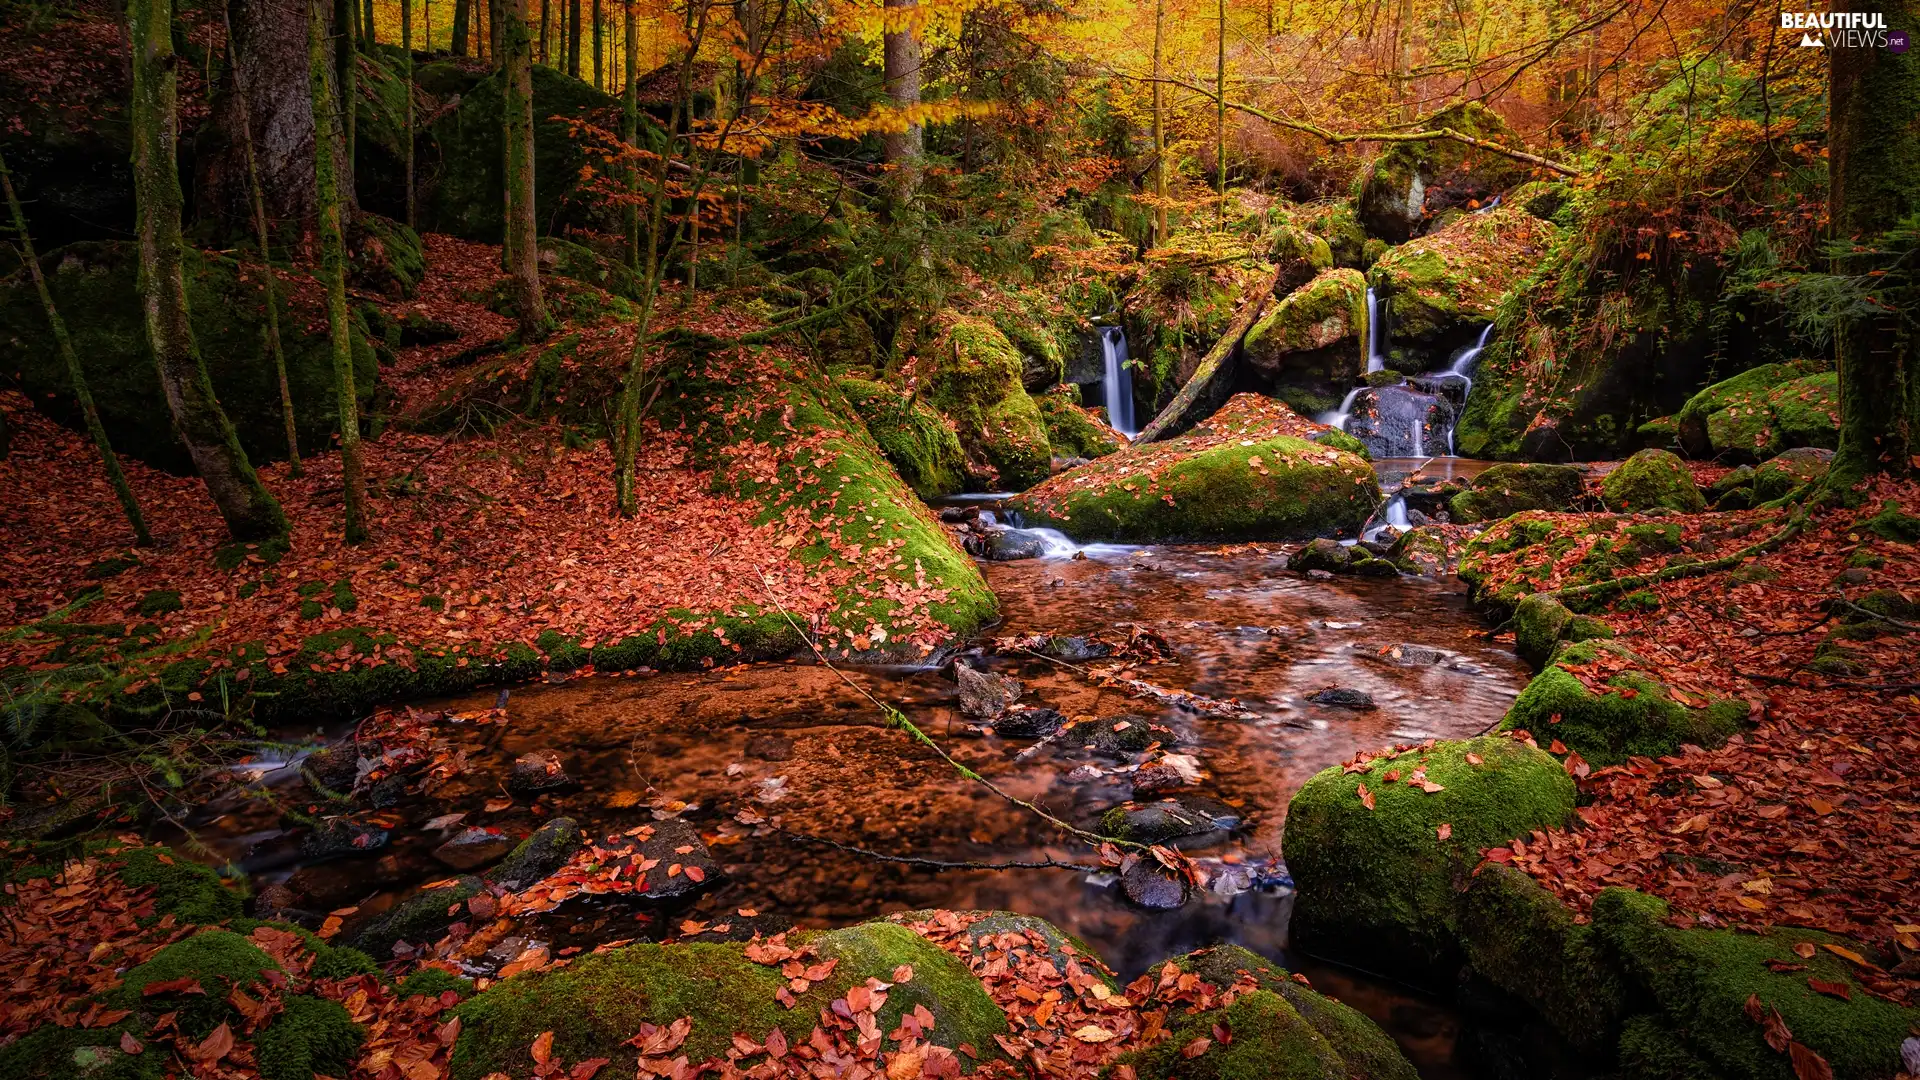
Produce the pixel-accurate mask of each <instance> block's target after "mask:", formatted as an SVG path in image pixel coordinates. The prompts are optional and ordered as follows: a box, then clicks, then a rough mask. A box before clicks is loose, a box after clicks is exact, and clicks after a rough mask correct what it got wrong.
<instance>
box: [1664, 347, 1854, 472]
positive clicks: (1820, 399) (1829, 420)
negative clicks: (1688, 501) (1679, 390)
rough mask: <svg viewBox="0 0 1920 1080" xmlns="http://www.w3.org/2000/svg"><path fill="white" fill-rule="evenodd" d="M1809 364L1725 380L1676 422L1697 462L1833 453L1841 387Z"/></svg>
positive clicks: (1765, 368) (1765, 367)
mask: <svg viewBox="0 0 1920 1080" xmlns="http://www.w3.org/2000/svg"><path fill="white" fill-rule="evenodd" d="M1811 367H1812V365H1811V364H1809V363H1807V362H1805V361H1794V362H1792V363H1776V364H1762V365H1760V366H1758V367H1754V368H1749V369H1748V370H1746V371H1743V372H1741V373H1740V374H1738V375H1735V376H1733V377H1732V378H1730V379H1722V380H1721V381H1719V382H1717V383H1714V384H1713V385H1712V386H1709V387H1707V388H1705V389H1704V390H1701V391H1700V392H1699V393H1697V394H1695V395H1693V397H1691V398H1689V399H1688V400H1687V403H1686V404H1685V405H1684V406H1682V407H1681V409H1680V412H1679V413H1678V414H1677V415H1676V416H1675V418H1674V419H1675V423H1676V425H1677V427H1678V429H1679V431H1678V435H1679V441H1680V445H1681V447H1682V448H1683V449H1685V451H1686V452H1687V454H1688V455H1690V456H1692V457H1698V458H1705V457H1712V458H1718V459H1721V460H1725V461H1732V462H1748V463H1752V462H1757V461H1764V460H1766V459H1767V458H1769V457H1771V456H1773V455H1775V454H1778V453H1779V452H1780V451H1782V450H1788V449H1792V448H1794V447H1801V446H1812V447H1819V448H1824V449H1828V450H1831V449H1834V448H1835V447H1837V446H1838V445H1839V437H1840V381H1839V376H1838V375H1836V374H1835V373H1834V372H1831V371H1824V372H1823V371H1810V370H1809V369H1810V368H1811Z"/></svg>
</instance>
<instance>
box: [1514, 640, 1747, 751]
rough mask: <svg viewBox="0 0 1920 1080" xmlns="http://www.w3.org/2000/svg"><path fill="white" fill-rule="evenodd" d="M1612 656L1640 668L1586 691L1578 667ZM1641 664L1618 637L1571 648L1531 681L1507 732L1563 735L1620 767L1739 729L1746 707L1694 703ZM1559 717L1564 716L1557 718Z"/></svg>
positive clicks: (1713, 742)
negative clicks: (1676, 695) (1684, 701)
mask: <svg viewBox="0 0 1920 1080" xmlns="http://www.w3.org/2000/svg"><path fill="white" fill-rule="evenodd" d="M1603 657H1604V658H1606V659H1607V660H1608V661H1610V663H1608V664H1606V665H1605V666H1606V667H1609V668H1611V667H1614V666H1617V665H1618V663H1619V662H1620V661H1625V662H1627V663H1630V664H1632V665H1635V667H1634V668H1633V669H1629V670H1625V671H1617V672H1616V673H1614V674H1612V675H1609V676H1608V677H1607V679H1606V685H1607V686H1608V687H1611V688H1613V690H1612V692H1608V693H1595V692H1594V691H1592V690H1589V689H1587V686H1586V684H1585V683H1583V682H1582V681H1581V680H1580V679H1579V678H1578V677H1576V676H1575V675H1574V673H1573V671H1572V670H1570V669H1576V668H1584V667H1585V666H1587V665H1592V664H1594V663H1596V661H1601V660H1602V658H1603ZM1642 663H1643V662H1642V661H1641V660H1640V658H1639V657H1638V656H1635V655H1634V654H1633V652H1632V651H1631V650H1629V649H1628V648H1627V647H1626V646H1624V645H1622V644H1620V643H1619V642H1615V641H1585V642H1580V643H1578V644H1574V645H1569V646H1567V647H1566V648H1565V649H1563V650H1562V651H1561V652H1560V653H1559V654H1558V655H1557V656H1555V657H1554V660H1553V663H1551V664H1549V665H1548V666H1547V667H1546V669H1545V670H1543V671H1542V672H1541V673H1540V674H1539V675H1536V676H1534V678H1533V681H1532V682H1529V683H1528V684H1527V687H1526V689H1524V690H1522V691H1521V692H1520V696H1519V697H1517V698H1515V699H1514V702H1513V706H1512V707H1511V708H1509V709H1508V710H1507V715H1506V717H1505V719H1503V720H1501V722H1500V728H1501V730H1502V731H1527V732H1530V733H1532V734H1533V735H1534V736H1535V737H1536V738H1539V739H1543V740H1544V739H1547V738H1554V739H1558V740H1560V741H1561V742H1562V743H1564V744H1565V745H1566V746H1567V747H1568V748H1569V749H1571V750H1574V751H1576V752H1577V753H1579V755H1580V756H1581V757H1583V758H1585V759H1586V760H1587V761H1588V762H1590V763H1592V764H1594V765H1616V764H1620V763H1622V762H1624V761H1626V760H1627V758H1628V757H1629V756H1641V757H1661V756H1664V755H1667V754H1671V753H1673V752H1674V751H1676V750H1677V749H1679V747H1680V746H1681V744H1683V743H1692V744H1694V745H1696V746H1703V747H1708V748H1711V747H1716V746H1719V745H1720V744H1722V743H1724V742H1726V741H1727V738H1728V736H1730V735H1733V734H1734V733H1735V732H1737V731H1739V730H1740V727H1741V724H1742V723H1743V722H1744V721H1745V719H1746V716H1747V704H1746V703H1745V702H1743V701H1734V700H1731V699H1728V700H1720V701H1714V702H1710V703H1707V704H1705V705H1703V706H1698V707H1689V706H1686V705H1682V704H1680V703H1679V702H1678V701H1675V700H1674V699H1673V697H1672V694H1671V692H1670V691H1669V690H1668V689H1667V688H1666V687H1665V686H1664V685H1663V684H1661V683H1660V682H1659V681H1658V680H1656V679H1654V678H1653V677H1652V676H1650V675H1648V674H1647V673H1646V672H1645V671H1643V670H1639V669H1638V668H1639V667H1640V666H1641V665H1642ZM1556 718H1557V719H1556Z"/></svg>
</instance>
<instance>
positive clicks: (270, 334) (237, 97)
mask: <svg viewBox="0 0 1920 1080" xmlns="http://www.w3.org/2000/svg"><path fill="white" fill-rule="evenodd" d="M228 36H229V37H231V36H232V35H231V34H229V35H228ZM233 96H234V102H235V107H236V108H238V109H239V110H240V125H239V126H240V132H241V139H242V141H243V142H244V143H245V147H246V153H247V186H248V188H249V189H250V190H251V192H252V196H253V199H252V201H253V228H254V233H255V235H256V236H258V238H259V240H260V287H261V289H262V290H264V292H265V293H266V300H267V351H268V353H269V354H271V355H272V357H273V374H274V377H275V378H276V379H277V380H278V381H279V383H280V419H281V422H282V423H283V424H284V425H285V427H286V432H287V463H288V466H289V467H290V469H291V470H292V472H293V475H295V476H299V475H300V474H301V472H302V471H303V470H302V468H301V465H300V431H299V427H298V426H297V425H296V424H295V423H294V416H293V391H292V390H291V389H290V388H289V387H288V385H287V354H286V351H285V350H284V349H282V348H281V345H280V308H279V304H278V302H277V300H276V298H275V297H274V285H275V283H276V279H275V278H274V274H273V248H272V245H271V243H270V242H269V240H268V237H269V233H268V229H267V198H266V194H265V193H264V192H263V191H262V190H261V188H260V170H259V167H258V165H257V164H256V160H255V155H254V152H253V123H252V120H251V119H250V114H251V113H252V111H253V110H252V99H250V98H249V97H248V96H247V83H246V80H245V78H244V77H243V76H242V75H241V72H240V68H239V67H238V66H236V67H235V68H234V69H233ZM316 149H319V150H323V151H329V152H330V151H331V150H332V144H331V142H327V143H319V144H318V145H317V146H316Z"/></svg>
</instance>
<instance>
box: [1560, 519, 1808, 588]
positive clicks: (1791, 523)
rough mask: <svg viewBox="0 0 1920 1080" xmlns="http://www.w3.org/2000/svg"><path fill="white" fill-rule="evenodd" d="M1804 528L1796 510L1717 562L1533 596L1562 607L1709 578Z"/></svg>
mask: <svg viewBox="0 0 1920 1080" xmlns="http://www.w3.org/2000/svg"><path fill="white" fill-rule="evenodd" d="M1806 525H1807V512H1806V511H1805V510H1796V511H1794V514H1793V517H1792V518H1790V519H1789V520H1788V521H1787V523H1786V525H1784V526H1782V527H1781V529H1780V531H1779V532H1776V533H1774V534H1773V535H1772V536H1769V537H1767V538H1766V539H1765V540H1762V541H1760V542H1759V543H1757V544H1750V545H1748V546H1747V547H1743V548H1741V549H1740V550H1739V551H1736V552H1733V553H1732V554H1729V555H1722V556H1720V557H1719V558H1717V559H1707V560H1705V561H1703V562H1685V563H1678V564H1675V565H1673V566H1668V567H1665V568H1663V569H1660V570H1656V571H1654V572H1653V573H1651V574H1635V575H1633V576H1632V577H1624V578H1614V579H1613V580H1612V581H1596V582H1592V583H1591V584H1587V585H1573V586H1569V587H1565V588H1559V589H1549V590H1548V591H1546V592H1544V593H1538V594H1536V595H1539V596H1545V597H1549V598H1551V599H1554V600H1558V601H1560V602H1561V603H1562V604H1565V603H1566V602H1567V601H1568V600H1585V599H1593V598H1604V597H1607V596H1610V595H1612V594H1614V593H1617V592H1626V591H1628V590H1631V589H1640V588H1645V587H1646V586H1648V585H1657V584H1659V583H1661V582H1665V581H1678V580H1679V579H1681V578H1689V577H1698V576H1699V575H1701V574H1711V573H1714V572H1715V571H1719V570H1731V569H1733V568H1734V567H1736V566H1739V565H1740V564H1741V563H1743V562H1746V561H1747V560H1749V559H1754V558H1758V557H1760V556H1762V555H1765V554H1768V553H1769V552H1771V551H1773V550H1774V549H1776V548H1778V547H1779V546H1780V545H1782V544H1784V543H1786V542H1787V541H1789V540H1791V539H1793V538H1794V537H1796V536H1798V535H1800V530H1802V529H1804V528H1806Z"/></svg>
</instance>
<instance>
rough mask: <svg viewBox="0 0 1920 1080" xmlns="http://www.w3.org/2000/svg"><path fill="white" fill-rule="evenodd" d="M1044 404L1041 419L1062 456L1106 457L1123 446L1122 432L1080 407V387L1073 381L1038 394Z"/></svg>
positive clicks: (1041, 409) (1050, 439)
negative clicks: (1072, 383)
mask: <svg viewBox="0 0 1920 1080" xmlns="http://www.w3.org/2000/svg"><path fill="white" fill-rule="evenodd" d="M1033 400H1034V403H1035V404H1036V405H1038V406H1039V407H1040V419H1041V420H1042V421H1043V422H1044V423H1045V424H1046V427H1047V442H1048V443H1049V444H1050V445H1051V446H1052V447H1053V452H1054V453H1055V454H1058V455H1060V456H1061V457H1077V458H1086V459H1088V460H1089V461H1091V460H1092V459H1094V458H1100V457H1106V456H1107V455H1108V454H1111V453H1114V452H1116V451H1118V450H1119V449H1120V442H1121V439H1120V435H1119V433H1118V432H1116V431H1114V430H1113V429H1112V428H1110V427H1108V426H1107V425H1106V424H1103V423H1101V422H1100V421H1099V420H1096V419H1095V418H1094V417H1093V416H1092V415H1090V414H1089V413H1088V412H1087V410H1086V409H1084V408H1082V407H1081V406H1080V388H1079V387H1077V386H1073V385H1071V384H1063V385H1060V386H1056V387H1054V388H1053V389H1051V390H1049V391H1047V392H1046V393H1044V394H1037V395H1035V396H1034V399H1033Z"/></svg>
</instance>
